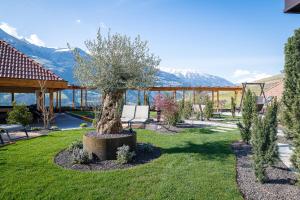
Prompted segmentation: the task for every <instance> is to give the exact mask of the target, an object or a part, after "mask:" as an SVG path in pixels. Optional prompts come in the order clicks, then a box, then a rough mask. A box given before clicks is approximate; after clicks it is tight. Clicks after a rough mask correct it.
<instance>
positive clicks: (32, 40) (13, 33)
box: [0, 22, 45, 46]
mask: <svg viewBox="0 0 300 200" xmlns="http://www.w3.org/2000/svg"><path fill="white" fill-rule="evenodd" d="M0 29H2V30H3V31H5V32H6V33H8V34H9V35H11V36H13V37H15V38H18V39H24V38H25V40H26V41H27V42H30V43H31V44H34V45H38V46H45V42H44V41H42V40H41V39H40V38H39V37H38V36H37V34H34V33H33V34H31V35H29V37H26V36H25V37H24V36H23V35H20V34H19V33H18V32H17V29H16V28H15V27H12V26H10V25H9V24H8V23H5V22H1V23H0Z"/></svg>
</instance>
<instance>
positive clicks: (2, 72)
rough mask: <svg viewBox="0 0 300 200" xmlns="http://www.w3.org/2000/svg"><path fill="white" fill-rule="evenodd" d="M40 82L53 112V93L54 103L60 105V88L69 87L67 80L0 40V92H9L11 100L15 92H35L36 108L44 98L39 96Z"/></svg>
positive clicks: (40, 93)
mask: <svg viewBox="0 0 300 200" xmlns="http://www.w3.org/2000/svg"><path fill="white" fill-rule="evenodd" d="M41 84H43V85H44V88H46V92H47V93H49V107H50V110H51V112H53V107H54V106H53V93H54V92H55V93H56V100H57V101H56V104H58V105H60V106H61V100H60V102H58V99H61V98H60V95H61V90H64V89H68V88H69V87H70V86H68V82H67V81H65V80H63V79H62V78H60V77H59V76H58V75H56V74H54V73H53V72H52V71H50V70H48V69H46V68H45V67H44V66H42V65H41V64H40V63H38V62H36V61H35V60H33V59H31V58H29V57H28V56H26V55H25V54H23V53H22V52H20V51H18V50H17V49H15V48H14V47H12V46H11V45H9V44H8V43H7V42H5V41H3V40H0V93H11V100H12V101H14V94H15V93H35V94H36V97H37V98H36V104H37V108H40V106H41V105H42V106H44V99H45V97H42V96H41V95H42V92H41ZM0 101H1V100H0Z"/></svg>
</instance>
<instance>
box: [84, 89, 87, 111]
mask: <svg viewBox="0 0 300 200" xmlns="http://www.w3.org/2000/svg"><path fill="white" fill-rule="evenodd" d="M84 98H85V101H84V106H85V108H87V106H88V103H87V102H88V90H87V89H85V97H84Z"/></svg>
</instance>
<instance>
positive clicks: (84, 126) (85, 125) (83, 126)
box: [80, 123, 88, 128]
mask: <svg viewBox="0 0 300 200" xmlns="http://www.w3.org/2000/svg"><path fill="white" fill-rule="evenodd" d="M87 126H88V124H87V123H81V124H80V127H81V128H86V127H87Z"/></svg>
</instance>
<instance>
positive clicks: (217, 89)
mask: <svg viewBox="0 0 300 200" xmlns="http://www.w3.org/2000/svg"><path fill="white" fill-rule="evenodd" d="M242 89H243V88H242V87H241V86H232V87H226V86H224V87H207V86H196V87H179V86H178V87H173V86H167V87H164V86H162V87H147V88H142V89H138V97H137V98H138V99H139V98H140V93H141V92H143V93H144V102H146V99H145V98H146V95H145V94H146V92H151V91H155V92H158V93H160V92H172V93H173V97H174V99H175V100H176V96H177V92H182V95H183V97H182V98H183V99H185V92H186V91H191V92H193V98H192V100H193V104H195V101H196V93H200V92H203V91H205V92H211V97H212V101H213V102H214V101H215V99H214V98H215V93H216V94H217V109H219V105H220V92H233V95H234V98H235V99H237V95H238V93H239V92H241V91H242ZM125 102H126V93H125Z"/></svg>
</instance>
